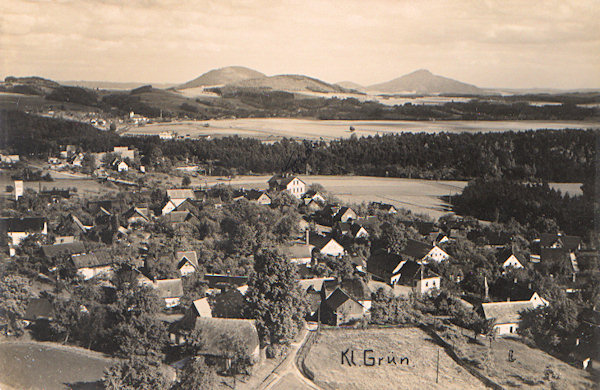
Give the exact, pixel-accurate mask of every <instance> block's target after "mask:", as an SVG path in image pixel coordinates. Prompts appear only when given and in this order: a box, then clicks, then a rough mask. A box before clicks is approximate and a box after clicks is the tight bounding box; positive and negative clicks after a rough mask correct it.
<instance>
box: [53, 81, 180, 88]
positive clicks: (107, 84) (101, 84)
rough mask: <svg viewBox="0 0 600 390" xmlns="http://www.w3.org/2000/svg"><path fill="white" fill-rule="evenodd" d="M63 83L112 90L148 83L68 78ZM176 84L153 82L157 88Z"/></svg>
mask: <svg viewBox="0 0 600 390" xmlns="http://www.w3.org/2000/svg"><path fill="white" fill-rule="evenodd" d="M60 83H61V84H62V85H68V86H72V87H83V88H91V89H110V90H128V89H134V88H138V87H141V86H144V85H147V84H148V83H136V82H119V81H85V80H67V81H61V82H60ZM174 85H176V84H172V83H160V84H152V86H153V87H155V88H161V89H166V88H171V87H172V86H174Z"/></svg>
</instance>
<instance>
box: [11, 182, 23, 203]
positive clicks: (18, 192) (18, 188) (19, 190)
mask: <svg viewBox="0 0 600 390" xmlns="http://www.w3.org/2000/svg"><path fill="white" fill-rule="evenodd" d="M13 187H14V192H15V200H19V198H20V197H22V196H23V180H15V181H14V182H13Z"/></svg>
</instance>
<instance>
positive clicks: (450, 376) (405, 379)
mask: <svg viewBox="0 0 600 390" xmlns="http://www.w3.org/2000/svg"><path fill="white" fill-rule="evenodd" d="M349 347H350V348H352V349H354V350H356V351H358V350H360V351H361V352H360V353H359V352H355V354H358V355H361V356H362V350H363V349H364V348H370V349H373V350H374V354H375V355H377V356H388V355H391V354H393V355H394V356H396V357H403V356H406V357H408V358H409V360H410V361H409V365H408V366H407V365H402V366H400V365H396V366H394V365H388V364H387V363H385V364H382V365H381V366H374V367H360V366H356V367H355V366H353V367H348V366H347V365H343V366H342V365H341V364H340V359H341V351H344V350H346V348H349ZM438 350H439V351H440V355H439V356H440V373H439V383H438V384H436V383H435V379H436V360H437V353H438V352H437V351H438ZM355 360H356V361H357V363H359V364H360V363H361V362H360V361H361V360H362V358H359V359H355ZM305 362H306V365H307V367H308V368H309V369H310V370H312V371H313V372H314V373H315V382H316V383H317V385H319V386H322V387H323V388H328V389H331V388H336V389H338V388H339V389H409V388H418V389H480V388H484V386H483V384H482V383H481V382H479V381H478V380H477V379H476V378H474V377H472V376H471V375H470V374H469V373H468V372H467V371H466V370H464V369H463V368H462V367H460V366H459V365H457V364H456V363H455V362H454V361H453V360H452V359H451V358H450V357H449V356H448V355H447V354H446V353H445V352H444V350H443V349H442V348H441V347H439V346H438V345H436V344H435V343H434V342H433V341H432V340H431V339H430V338H429V337H428V336H427V334H426V333H424V332H423V331H421V330H420V329H417V328H390V329H366V330H360V329H346V330H329V331H324V332H323V333H322V334H321V336H320V340H319V342H318V343H317V344H315V345H313V346H312V348H311V349H310V351H309V353H308V356H307V358H306V361H305Z"/></svg>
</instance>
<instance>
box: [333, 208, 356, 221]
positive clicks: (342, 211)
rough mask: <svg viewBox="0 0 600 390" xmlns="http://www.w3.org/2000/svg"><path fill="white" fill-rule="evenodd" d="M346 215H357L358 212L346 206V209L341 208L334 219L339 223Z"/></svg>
mask: <svg viewBox="0 0 600 390" xmlns="http://www.w3.org/2000/svg"><path fill="white" fill-rule="evenodd" d="M346 213H352V214H354V215H356V212H355V211H354V210H352V209H351V208H350V207H347V206H344V207H342V208H340V210H339V211H338V212H337V213H336V214H335V216H334V217H333V219H334V220H336V221H339V220H341V219H342V217H343V216H344V214H346Z"/></svg>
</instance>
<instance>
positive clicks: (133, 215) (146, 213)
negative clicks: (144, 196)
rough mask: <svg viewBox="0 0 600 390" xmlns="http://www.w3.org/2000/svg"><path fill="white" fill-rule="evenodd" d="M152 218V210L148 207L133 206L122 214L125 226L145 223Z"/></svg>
mask: <svg viewBox="0 0 600 390" xmlns="http://www.w3.org/2000/svg"><path fill="white" fill-rule="evenodd" d="M152 217H153V213H152V210H150V209H149V208H148V207H136V206H133V207H131V208H130V209H129V210H127V211H126V212H125V213H124V214H123V218H124V219H125V221H126V222H127V226H128V227H129V226H131V225H133V224H140V223H147V222H150V220H151V219H152Z"/></svg>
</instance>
